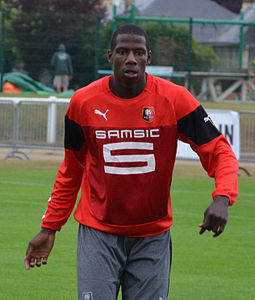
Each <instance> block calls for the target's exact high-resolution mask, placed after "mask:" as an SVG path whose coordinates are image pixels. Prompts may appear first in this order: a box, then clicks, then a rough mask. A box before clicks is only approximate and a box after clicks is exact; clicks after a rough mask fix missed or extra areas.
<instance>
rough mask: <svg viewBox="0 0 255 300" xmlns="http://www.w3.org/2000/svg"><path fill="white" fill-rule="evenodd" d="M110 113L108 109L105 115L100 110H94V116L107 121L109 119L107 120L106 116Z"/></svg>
mask: <svg viewBox="0 0 255 300" xmlns="http://www.w3.org/2000/svg"><path fill="white" fill-rule="evenodd" d="M108 111H109V109H107V110H106V111H105V113H102V112H101V111H100V110H98V109H95V110H94V114H95V115H99V116H102V117H103V118H104V119H105V120H106V121H107V120H108V119H107V117H106V114H107V113H108Z"/></svg>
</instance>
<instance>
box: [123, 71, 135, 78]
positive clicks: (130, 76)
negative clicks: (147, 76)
mask: <svg viewBox="0 0 255 300" xmlns="http://www.w3.org/2000/svg"><path fill="white" fill-rule="evenodd" d="M137 74H138V72H137V71H136V70H125V71H124V75H125V76H126V77H128V78H136V77H137Z"/></svg>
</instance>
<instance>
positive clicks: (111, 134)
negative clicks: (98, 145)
mask: <svg viewBox="0 0 255 300" xmlns="http://www.w3.org/2000/svg"><path fill="white" fill-rule="evenodd" d="M95 133H96V138H97V139H107V138H108V139H112V138H117V139H127V138H135V139H142V138H158V137H160V133H159V129H158V128H154V129H122V130H118V129H116V130H96V131H95Z"/></svg>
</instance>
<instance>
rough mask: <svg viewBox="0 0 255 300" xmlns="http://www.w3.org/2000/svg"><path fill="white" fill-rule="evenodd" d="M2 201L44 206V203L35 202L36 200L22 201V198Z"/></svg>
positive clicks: (3, 201)
mask: <svg viewBox="0 0 255 300" xmlns="http://www.w3.org/2000/svg"><path fill="white" fill-rule="evenodd" d="M1 202H2V203H13V204H32V205H38V206H42V205H44V203H42V202H41V203H40V202H34V201H20V200H2V201H1ZM45 205H47V200H46V201H45Z"/></svg>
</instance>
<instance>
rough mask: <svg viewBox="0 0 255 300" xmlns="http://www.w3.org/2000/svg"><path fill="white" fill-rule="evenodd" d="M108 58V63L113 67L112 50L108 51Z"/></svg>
mask: <svg viewBox="0 0 255 300" xmlns="http://www.w3.org/2000/svg"><path fill="white" fill-rule="evenodd" d="M107 56H108V62H109V63H110V64H111V65H112V50H108V53H107Z"/></svg>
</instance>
